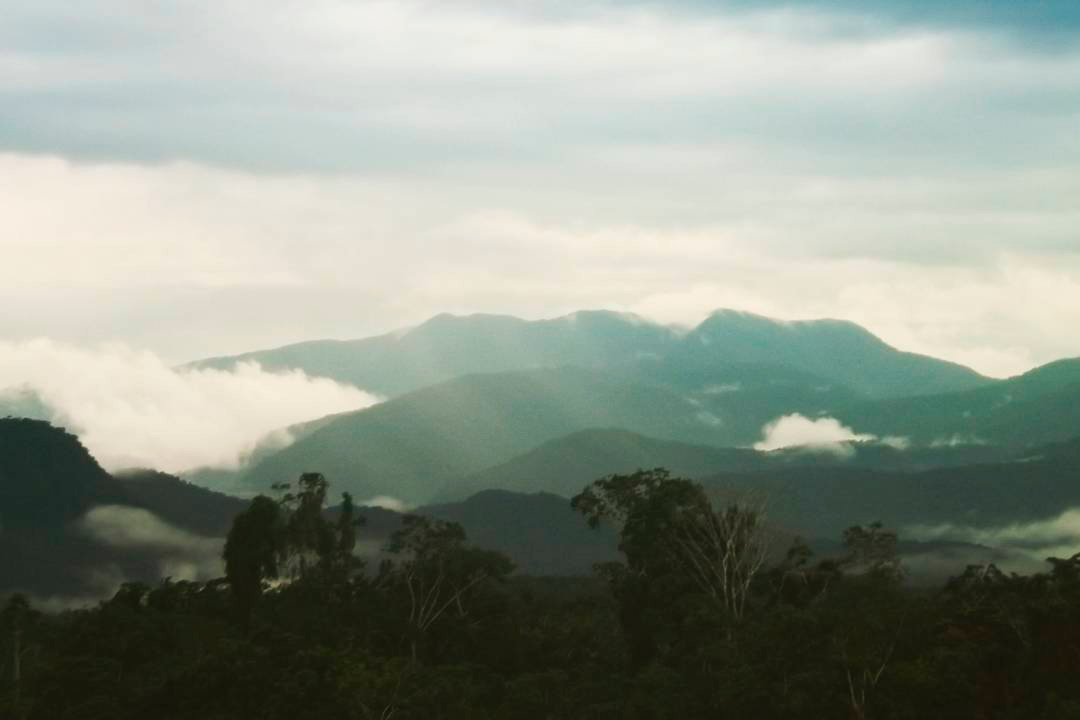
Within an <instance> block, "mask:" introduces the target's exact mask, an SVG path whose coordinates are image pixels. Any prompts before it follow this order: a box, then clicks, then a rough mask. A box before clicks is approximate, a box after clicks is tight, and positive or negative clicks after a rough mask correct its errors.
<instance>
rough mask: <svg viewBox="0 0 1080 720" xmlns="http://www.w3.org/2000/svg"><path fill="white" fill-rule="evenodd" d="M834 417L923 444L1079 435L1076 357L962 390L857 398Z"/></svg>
mask: <svg viewBox="0 0 1080 720" xmlns="http://www.w3.org/2000/svg"><path fill="white" fill-rule="evenodd" d="M836 417H838V418H839V419H840V420H842V421H844V422H845V423H847V424H849V425H851V426H852V427H855V428H857V429H858V430H859V431H860V432H871V433H874V434H878V435H896V436H903V437H907V438H910V439H911V440H912V441H914V442H916V443H919V444H924V445H932V444H950V443H956V442H968V443H972V442H986V443H993V444H1000V445H1006V446H1014V447H1024V446H1034V445H1042V444H1046V443H1050V442H1056V441H1062V440H1068V439H1069V438H1072V437H1076V436H1078V435H1080V359H1074V360H1061V361H1058V362H1055V363H1051V364H1049V365H1045V366H1043V367H1040V368H1036V369H1035V370H1032V371H1030V372H1028V373H1025V374H1023V375H1019V376H1017V377H1014V378H1010V379H1008V380H1003V381H1000V382H997V383H995V384H993V385H990V386H987V387H982V388H978V389H975V390H970V391H967V392H959V393H947V394H942V395H927V396H922V397H911V398H899V399H893V400H883V401H876V402H865V403H858V404H855V405H853V406H850V407H846V408H841V409H839V410H838V412H837V413H836Z"/></svg>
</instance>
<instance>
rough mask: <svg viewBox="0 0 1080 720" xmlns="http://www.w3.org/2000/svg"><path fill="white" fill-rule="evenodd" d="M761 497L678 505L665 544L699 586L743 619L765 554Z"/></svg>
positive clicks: (725, 609)
mask: <svg viewBox="0 0 1080 720" xmlns="http://www.w3.org/2000/svg"><path fill="white" fill-rule="evenodd" d="M764 507H765V505H764V502H763V501H759V502H756V503H745V504H739V503H732V504H730V505H728V506H727V507H726V508H724V509H722V510H717V509H715V508H714V507H713V504H712V502H710V500H709V498H708V497H707V496H706V495H705V494H704V493H702V495H701V502H700V503H695V504H694V505H690V506H684V507H680V508H677V509H676V511H675V517H674V518H673V519H672V526H673V527H672V529H673V532H672V533H671V536H670V539H669V543H670V544H671V545H672V551H673V554H674V555H675V557H676V558H678V560H679V561H680V562H681V563H682V564H683V565H684V566H685V567H686V570H687V571H688V573H689V574H690V577H691V578H693V580H694V582H695V583H696V584H697V586H698V588H699V589H700V590H701V591H702V592H703V593H704V594H705V595H707V596H708V597H710V598H711V599H712V600H713V602H714V603H716V605H717V606H718V607H719V608H720V609H721V610H722V611H723V612H724V614H725V615H727V616H728V617H729V618H730V619H731V620H733V621H735V622H738V621H740V620H742V618H743V616H744V614H745V612H746V603H747V598H748V597H749V595H750V589H751V586H752V585H753V582H754V578H755V577H756V576H757V574H758V573H759V572H760V571H761V569H762V568H763V567H764V566H765V562H766V560H767V559H768V557H769V535H768V533H767V531H766V528H765V522H764V518H765V512H764Z"/></svg>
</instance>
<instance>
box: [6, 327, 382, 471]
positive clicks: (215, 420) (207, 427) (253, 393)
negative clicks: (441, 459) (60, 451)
mask: <svg viewBox="0 0 1080 720" xmlns="http://www.w3.org/2000/svg"><path fill="white" fill-rule="evenodd" d="M7 387H29V388H31V389H33V390H34V391H35V392H36V393H37V394H38V395H39V396H40V398H41V399H42V401H43V402H44V404H45V405H46V406H47V407H49V408H51V409H52V411H53V412H54V413H55V416H56V418H55V419H56V421H57V422H58V423H62V424H65V425H67V426H69V428H70V429H71V430H72V431H73V432H76V433H77V434H78V435H79V437H80V439H81V440H82V442H83V443H84V444H85V445H86V446H87V448H88V449H89V450H90V452H91V453H92V454H93V455H94V456H95V457H96V458H97V459H98V460H99V461H100V462H101V463H102V464H103V465H104V466H105V467H107V468H109V469H118V468H121V467H130V466H143V467H154V468H159V469H162V470H166V471H170V472H178V471H181V470H186V469H190V468H193V467H198V466H211V467H235V466H236V465H237V464H238V463H240V462H241V460H242V459H243V458H244V457H245V455H247V454H248V453H250V452H251V451H252V450H254V449H255V447H256V446H257V445H258V444H259V443H261V442H269V443H275V444H279V445H282V444H287V443H288V442H289V441H290V438H289V437H288V436H287V434H284V433H282V432H281V430H282V428H285V427H287V426H289V425H292V424H295V423H299V422H303V421H307V420H312V419H315V418H319V417H322V416H325V415H328V414H331V413H335V412H343V411H346V410H355V409H358V408H362V407H365V406H368V405H371V404H372V403H374V402H376V398H375V397H374V396H372V395H370V394H368V393H365V392H363V391H361V390H358V389H356V388H354V387H351V386H347V385H342V384H339V383H336V382H333V381H331V380H327V379H325V378H312V377H308V376H307V375H305V374H304V373H302V372H299V371H296V372H285V373H270V372H266V371H264V370H262V369H261V368H260V367H259V366H258V365H257V364H254V363H242V364H239V365H238V366H237V367H236V368H235V369H233V370H229V371H223V370H210V369H198V370H196V369H180V370H177V369H173V368H170V367H168V366H167V365H165V364H164V363H163V362H162V361H161V359H159V358H158V357H157V356H156V355H154V354H153V353H149V352H140V351H135V350H132V349H130V348H127V347H125V346H122V345H109V346H101V347H96V348H82V347H75V346H72V345H68V344H64V343H57V342H53V341H49V340H32V341H27V342H16V343H10V342H2V341H0V389H2V388H7Z"/></svg>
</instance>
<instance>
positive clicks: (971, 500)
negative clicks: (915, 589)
mask: <svg viewBox="0 0 1080 720" xmlns="http://www.w3.org/2000/svg"><path fill="white" fill-rule="evenodd" d="M1078 460H1080V440H1074V441H1072V442H1069V443H1061V444H1057V445H1051V446H1045V447H1042V448H1039V449H1038V450H1036V451H1034V453H1033V454H1032V455H1030V456H1028V457H1023V458H1019V459H1017V460H1012V461H1006V462H994V463H981V464H974V465H964V466H959V467H947V468H935V469H931V470H926V471H922V472H899V471H890V470H878V469H873V468H867V467H849V466H844V465H832V466H807V465H789V466H778V467H773V468H770V469H768V470H764V471H758V472H741V473H721V474H718V475H716V476H714V477H711V478H707V479H705V480H704V482H705V483H706V484H707V485H710V486H713V487H717V488H734V489H736V490H737V491H740V492H741V491H745V490H750V489H752V490H754V491H755V492H756V493H759V494H763V495H764V496H765V497H767V498H768V512H769V515H770V517H771V518H772V519H773V520H774V521H775V522H778V523H780V524H782V525H784V526H786V527H790V528H793V529H797V530H799V531H801V532H803V533H805V534H806V535H807V536H809V537H836V536H838V534H839V533H840V532H841V531H843V530H844V529H845V528H846V527H849V526H850V525H853V524H856V523H869V522H872V521H875V520H880V521H882V522H884V523H885V524H887V525H889V526H891V527H899V528H904V527H907V526H912V525H937V524H950V525H965V526H972V527H981V528H1002V527H1006V526H1009V525H1013V524H1024V523H1033V522H1038V521H1044V520H1049V519H1052V518H1055V517H1057V516H1058V515H1060V514H1061V513H1063V512H1065V511H1066V510H1069V509H1071V508H1080V482H1078V480H1080V471H1078V469H1077V468H1078V464H1077V462H1078ZM1014 540H1015V538H1014ZM1077 549H1080V548H1077Z"/></svg>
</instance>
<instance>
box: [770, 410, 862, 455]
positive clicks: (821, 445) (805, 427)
mask: <svg viewBox="0 0 1080 720" xmlns="http://www.w3.org/2000/svg"><path fill="white" fill-rule="evenodd" d="M761 434H762V439H761V441H760V442H758V443H756V444H755V445H754V449H755V450H761V451H765V452H768V451H771V450H780V449H782V448H792V447H805V448H808V449H812V450H818V451H821V452H831V453H836V454H838V455H843V456H847V455H850V454H852V453H853V450H852V448H851V447H850V445H849V444H850V443H853V442H872V441H874V440H877V439H878V438H877V436H876V435H868V434H864V433H857V432H855V431H854V430H852V429H851V428H849V427H847V426H845V425H843V424H842V423H841V422H840V421H839V420H837V419H835V418H831V417H823V418H817V419H816V420H811V419H810V418H808V417H806V416H804V415H800V414H799V413H794V414H791V415H784V416H783V417H780V418H777V419H776V420H773V421H772V422H770V423H768V424H767V425H765V427H763V428H762V429H761Z"/></svg>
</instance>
